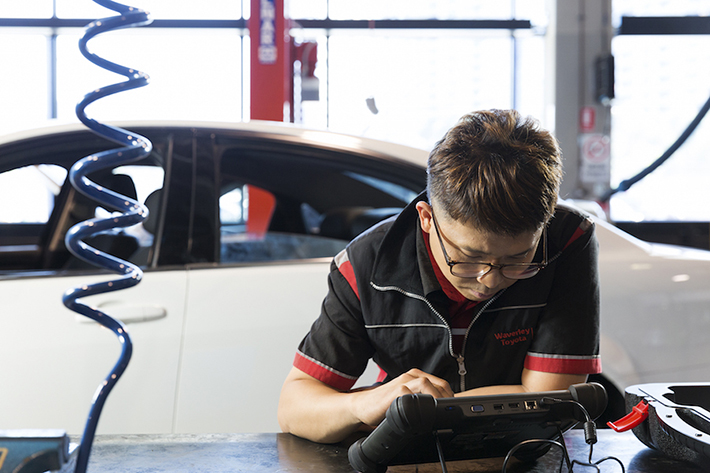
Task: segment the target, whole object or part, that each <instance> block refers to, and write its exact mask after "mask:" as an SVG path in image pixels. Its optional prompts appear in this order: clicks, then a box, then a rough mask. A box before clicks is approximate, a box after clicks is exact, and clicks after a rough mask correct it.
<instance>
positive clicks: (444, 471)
mask: <svg viewBox="0 0 710 473" xmlns="http://www.w3.org/2000/svg"><path fill="white" fill-rule="evenodd" d="M434 441H435V443H436V451H437V453H438V454H439V462H440V463H441V473H449V470H448V468H446V460H444V450H443V449H442V448H441V442H440V441H439V433H438V432H436V431H434Z"/></svg>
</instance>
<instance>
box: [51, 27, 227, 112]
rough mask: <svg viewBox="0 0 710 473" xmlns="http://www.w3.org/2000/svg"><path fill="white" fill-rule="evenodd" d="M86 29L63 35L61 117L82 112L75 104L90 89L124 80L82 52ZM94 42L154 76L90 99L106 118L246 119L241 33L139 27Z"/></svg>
mask: <svg viewBox="0 0 710 473" xmlns="http://www.w3.org/2000/svg"><path fill="white" fill-rule="evenodd" d="M82 34H83V32H81V31H77V32H76V33H75V34H65V35H62V36H60V37H59V39H58V45H57V49H58V66H57V75H58V90H59V96H58V115H59V118H64V119H72V118H75V116H76V115H75V110H74V108H75V106H76V104H77V103H78V102H79V101H80V100H81V99H82V98H83V97H84V95H85V94H86V93H88V92H90V91H92V90H95V89H97V88H99V87H104V86H107V85H110V84H113V83H116V82H122V81H124V80H125V79H124V77H123V76H120V75H117V74H114V73H111V72H108V71H106V70H104V69H102V68H100V67H98V66H95V65H94V64H93V63H91V62H89V61H88V60H87V59H86V58H84V56H82V55H81V53H80V51H79V48H78V47H77V43H78V41H79V38H80V36H81V35H82ZM88 47H89V50H90V51H91V52H92V53H95V54H97V55H99V56H101V57H103V58H105V59H108V60H110V61H113V62H116V63H118V64H122V65H124V66H127V67H132V68H135V69H137V70H140V71H142V72H145V73H146V74H148V75H149V76H150V83H149V85H147V86H146V87H142V88H140V89H136V90H131V91H128V92H122V93H119V94H115V95H112V96H109V97H105V98H102V99H100V100H98V101H96V102H95V103H94V104H92V105H90V106H89V107H88V108H87V114H88V115H89V116H91V117H93V118H96V119H97V120H99V121H102V120H107V119H114V120H115V119H178V120H179V119H190V120H213V121H239V120H240V119H241V59H240V58H241V40H240V37H239V34H238V33H237V32H236V31H232V30H216V29H205V30H180V29H170V30H163V29H150V30H149V29H143V30H141V29H139V28H136V29H132V30H125V31H116V32H110V33H107V34H104V35H101V36H97V37H96V38H94V39H92V40H91V41H90V42H89V44H88ZM166 52H169V53H166Z"/></svg>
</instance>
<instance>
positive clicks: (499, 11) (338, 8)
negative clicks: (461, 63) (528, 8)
mask: <svg viewBox="0 0 710 473" xmlns="http://www.w3.org/2000/svg"><path fill="white" fill-rule="evenodd" d="M511 5H512V2H491V1H471V0H446V1H436V2H412V1H411V0H389V1H386V2H383V1H382V0H360V1H357V2H353V1H352V0H330V17H331V18H332V19H335V20H379V19H392V20H399V19H427V20H429V19H439V20H443V19H466V20H475V19H486V20H491V19H510V18H511V17H512V10H511Z"/></svg>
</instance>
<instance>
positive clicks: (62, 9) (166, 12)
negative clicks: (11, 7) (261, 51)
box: [57, 0, 241, 20]
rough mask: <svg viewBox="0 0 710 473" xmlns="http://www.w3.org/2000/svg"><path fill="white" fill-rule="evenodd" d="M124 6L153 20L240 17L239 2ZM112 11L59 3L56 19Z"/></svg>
mask: <svg viewBox="0 0 710 473" xmlns="http://www.w3.org/2000/svg"><path fill="white" fill-rule="evenodd" d="M119 3H125V4H128V5H131V6H134V7H136V8H140V9H142V10H145V11H147V12H149V13H150V14H151V17H152V18H153V19H186V20H205V19H219V20H233V19H238V18H240V17H241V1H240V0H201V1H200V2H199V3H198V2H195V1H194V0H170V1H165V0H134V1H133V2H123V1H121V2H119ZM115 14H116V13H115V12H114V11H113V10H110V9H108V8H104V7H102V6H100V5H97V4H96V3H93V2H88V1H83V2H78V1H77V0H57V16H59V17H60V18H105V17H108V16H114V15H115Z"/></svg>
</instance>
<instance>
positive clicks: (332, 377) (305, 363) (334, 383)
mask: <svg viewBox="0 0 710 473" xmlns="http://www.w3.org/2000/svg"><path fill="white" fill-rule="evenodd" d="M293 366H294V367H296V368H298V369H299V370H301V371H303V372H304V373H306V374H307V375H309V376H313V377H314V378H316V379H317V380H318V381H322V382H323V383H325V384H327V385H328V386H330V387H332V388H334V389H337V390H339V391H347V390H348V389H350V388H352V387H353V385H354V384H355V381H357V378H356V377H353V376H348V375H347V374H345V373H341V372H339V371H337V370H334V369H333V368H330V367H328V366H326V365H324V364H323V363H321V362H320V361H318V360H314V359H313V358H311V357H310V356H308V355H305V354H303V353H301V352H300V351H299V352H296V357H295V358H294V360H293Z"/></svg>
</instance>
